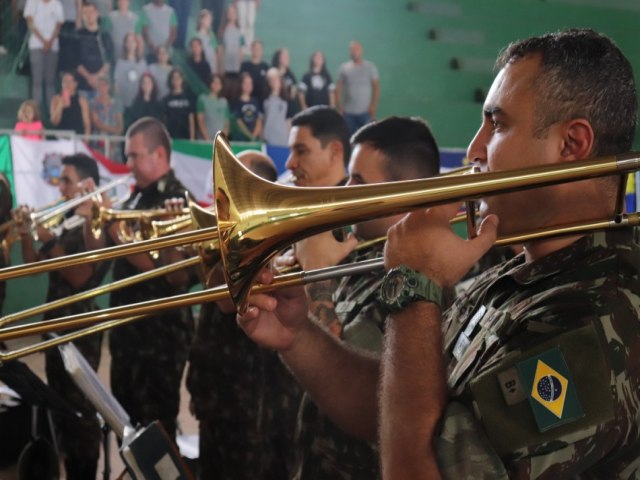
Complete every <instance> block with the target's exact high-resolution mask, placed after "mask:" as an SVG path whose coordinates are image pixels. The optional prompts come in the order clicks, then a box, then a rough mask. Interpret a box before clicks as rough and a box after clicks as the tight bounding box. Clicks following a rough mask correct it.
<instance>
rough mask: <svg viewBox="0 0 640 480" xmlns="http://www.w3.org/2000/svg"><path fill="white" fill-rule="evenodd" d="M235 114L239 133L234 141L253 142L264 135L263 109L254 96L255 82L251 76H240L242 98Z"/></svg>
mask: <svg viewBox="0 0 640 480" xmlns="http://www.w3.org/2000/svg"><path fill="white" fill-rule="evenodd" d="M233 114H234V116H235V118H236V124H237V127H238V128H237V131H236V132H234V134H233V139H234V140H237V141H240V142H253V141H255V140H258V139H259V138H260V136H261V135H262V123H263V120H262V109H261V108H260V103H258V100H257V99H256V98H255V97H254V96H253V80H252V79H251V75H249V74H248V73H246V72H245V73H243V74H242V75H240V98H239V99H238V101H237V103H236V105H235V107H234V110H233Z"/></svg>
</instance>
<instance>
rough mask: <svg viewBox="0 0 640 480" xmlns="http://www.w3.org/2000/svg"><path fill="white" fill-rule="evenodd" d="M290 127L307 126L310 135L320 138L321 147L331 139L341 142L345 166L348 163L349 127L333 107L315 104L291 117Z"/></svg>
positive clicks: (349, 146) (349, 147)
mask: <svg viewBox="0 0 640 480" xmlns="http://www.w3.org/2000/svg"><path fill="white" fill-rule="evenodd" d="M291 126H292V127H309V130H311V135H313V136H314V137H315V138H317V139H318V140H320V144H321V145H322V147H323V148H324V147H326V146H327V144H328V143H329V142H331V141H333V140H338V141H339V142H340V143H342V150H343V157H344V164H345V166H346V165H347V164H348V163H349V157H350V155H351V145H350V144H349V127H348V126H347V122H346V121H345V119H344V117H343V116H342V115H340V114H339V113H338V112H337V111H336V110H335V109H333V108H330V107H327V106H325V105H316V106H315V107H310V108H307V109H305V110H302V111H301V112H299V113H297V114H296V115H295V116H294V117H293V118H292V119H291Z"/></svg>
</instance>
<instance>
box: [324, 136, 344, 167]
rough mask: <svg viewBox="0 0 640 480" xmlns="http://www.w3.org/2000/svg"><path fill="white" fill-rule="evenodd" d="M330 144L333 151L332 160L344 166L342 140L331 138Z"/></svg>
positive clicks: (330, 149)
mask: <svg viewBox="0 0 640 480" xmlns="http://www.w3.org/2000/svg"><path fill="white" fill-rule="evenodd" d="M328 146H329V151H330V152H331V160H332V161H333V162H334V163H335V162H339V163H340V164H341V165H342V166H344V147H343V145H342V142H341V141H340V140H331V141H330V142H329V145H328Z"/></svg>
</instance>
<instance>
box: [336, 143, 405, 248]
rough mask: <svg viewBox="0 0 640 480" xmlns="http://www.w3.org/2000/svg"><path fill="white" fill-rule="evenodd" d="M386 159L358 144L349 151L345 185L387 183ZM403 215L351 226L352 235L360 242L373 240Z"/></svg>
mask: <svg viewBox="0 0 640 480" xmlns="http://www.w3.org/2000/svg"><path fill="white" fill-rule="evenodd" d="M387 161H389V160H388V159H387V157H386V156H385V155H384V153H382V152H381V151H380V150H376V149H375V148H373V146H372V145H371V144H368V143H359V144H357V145H356V146H355V147H354V148H353V150H352V151H351V159H350V160H349V181H348V182H347V185H349V186H351V185H370V184H374V183H385V182H388V181H389V178H387V174H386V171H385V165H386V162H387ZM403 216H404V215H394V216H392V217H381V218H374V219H373V220H369V221H367V222H361V223H358V224H356V225H353V226H352V227H351V228H352V231H353V233H354V234H355V235H356V236H357V237H358V238H360V239H362V240H373V239H374V238H377V237H382V236H384V235H386V234H387V230H388V229H389V227H390V226H391V225H393V224H394V223H395V222H397V221H398V220H400V219H401V218H402V217H403Z"/></svg>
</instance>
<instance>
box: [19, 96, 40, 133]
mask: <svg viewBox="0 0 640 480" xmlns="http://www.w3.org/2000/svg"><path fill="white" fill-rule="evenodd" d="M13 129H14V130H15V132H16V133H17V134H19V135H21V136H23V137H24V138H29V139H32V140H41V139H42V129H43V127H42V122H41V121H40V112H39V110H38V104H37V103H36V102H35V100H25V101H24V102H22V104H21V105H20V108H19V109H18V121H17V122H16V125H15V127H14V128H13Z"/></svg>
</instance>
